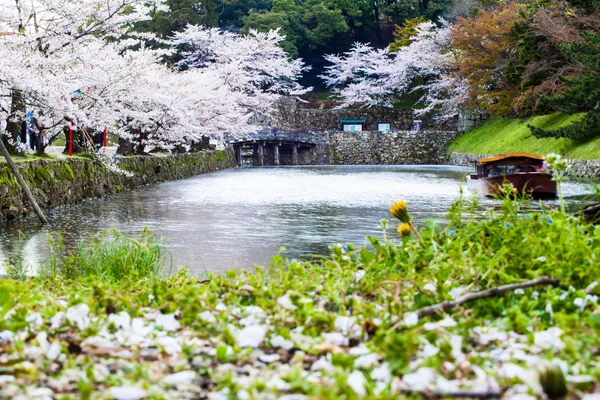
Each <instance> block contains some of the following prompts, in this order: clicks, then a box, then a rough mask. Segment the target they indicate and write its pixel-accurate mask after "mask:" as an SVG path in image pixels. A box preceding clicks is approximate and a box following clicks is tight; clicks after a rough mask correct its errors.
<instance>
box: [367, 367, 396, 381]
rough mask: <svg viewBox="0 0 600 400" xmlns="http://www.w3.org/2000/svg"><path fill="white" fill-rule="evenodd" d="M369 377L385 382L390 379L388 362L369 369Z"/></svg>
mask: <svg viewBox="0 0 600 400" xmlns="http://www.w3.org/2000/svg"><path fill="white" fill-rule="evenodd" d="M371 379H373V380H374V381H381V382H385V383H386V384H387V383H389V382H390V381H391V380H392V372H391V371H390V366H389V364H388V363H383V364H381V365H380V366H379V367H377V368H375V369H373V371H371Z"/></svg>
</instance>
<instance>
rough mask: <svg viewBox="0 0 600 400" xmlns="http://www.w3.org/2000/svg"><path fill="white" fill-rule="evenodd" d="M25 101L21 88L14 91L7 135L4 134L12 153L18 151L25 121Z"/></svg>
mask: <svg viewBox="0 0 600 400" xmlns="http://www.w3.org/2000/svg"><path fill="white" fill-rule="evenodd" d="M25 113H26V107H25V101H24V100H23V94H22V92H21V91H20V90H13V91H12V102H11V105H10V116H9V117H8V120H7V124H6V135H4V139H3V140H4V145H5V147H6V149H7V150H8V152H9V153H10V154H17V153H18V149H17V146H18V143H19V141H20V139H19V136H20V134H21V129H22V124H23V122H25Z"/></svg>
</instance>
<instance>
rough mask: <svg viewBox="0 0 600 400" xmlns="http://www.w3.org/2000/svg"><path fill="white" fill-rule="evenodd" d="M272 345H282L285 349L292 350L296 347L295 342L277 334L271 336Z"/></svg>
mask: <svg viewBox="0 0 600 400" xmlns="http://www.w3.org/2000/svg"><path fill="white" fill-rule="evenodd" d="M271 346H273V347H280V348H282V349H283V350H290V349H292V348H293V347H294V342H292V341H291V340H287V339H285V338H283V337H282V336H279V335H277V336H274V337H273V338H271Z"/></svg>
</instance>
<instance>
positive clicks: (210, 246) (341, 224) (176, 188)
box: [0, 166, 591, 274]
mask: <svg viewBox="0 0 600 400" xmlns="http://www.w3.org/2000/svg"><path fill="white" fill-rule="evenodd" d="M469 171H470V169H468V168H462V167H447V166H429V167H427V166H324V167H289V168H287V167H281V168H243V169H231V170H226V171H221V172H217V173H212V174H206V175H199V176H196V177H193V178H189V179H185V180H179V181H174V182H167V183H162V184H159V185H154V186H149V187H145V188H141V189H138V190H134V191H130V192H125V193H121V194H119V195H114V196H108V197H105V198H102V199H94V200H88V201H85V202H82V203H79V204H76V205H72V206H65V207H61V208H57V209H54V210H49V211H48V212H47V216H48V219H49V221H50V225H49V226H47V227H41V226H40V224H39V221H38V220H37V218H36V217H35V216H33V215H31V216H27V217H25V218H21V219H18V220H16V221H12V222H0V265H1V267H0V274H2V273H3V272H4V271H5V266H6V265H7V263H9V262H13V264H14V263H15V262H17V261H18V260H21V262H22V265H24V266H26V267H27V268H29V270H30V271H35V270H36V269H37V268H39V266H40V265H41V264H42V263H43V262H44V260H45V258H46V256H47V254H48V251H49V247H48V236H49V233H61V234H62V235H63V237H64V238H65V241H66V242H67V243H71V244H73V243H75V242H76V241H77V240H80V239H81V238H83V237H85V236H87V235H90V234H95V233H98V232H101V231H103V230H106V229H111V228H116V229H118V230H120V231H122V232H124V233H126V234H132V235H135V234H138V233H140V232H141V231H142V230H143V229H144V228H148V229H150V230H151V231H153V232H155V233H156V234H157V235H158V236H160V237H161V238H163V240H164V243H165V246H166V248H167V250H168V251H169V252H170V254H171V255H172V260H173V266H174V267H176V266H178V265H187V266H189V267H190V269H191V270H192V271H194V272H200V273H201V272H204V271H215V272H222V271H225V270H228V269H236V268H251V267H252V266H253V265H256V264H258V265H268V263H269V260H270V258H271V256H273V255H274V254H277V253H278V252H280V250H281V247H282V246H284V247H285V250H284V251H283V255H284V256H286V257H289V258H309V257H311V256H312V255H322V254H326V253H328V252H329V249H328V247H329V246H331V245H332V244H336V243H342V244H343V243H353V244H356V245H362V244H364V242H365V237H366V235H375V236H379V237H381V236H382V232H381V229H380V220H382V219H389V218H391V216H390V215H389V214H388V209H389V206H390V204H392V203H393V202H394V201H396V200H401V199H403V200H406V201H407V202H408V204H409V209H410V212H411V215H412V216H413V218H414V220H415V221H416V223H417V224H419V223H422V222H424V221H426V220H428V219H430V218H436V219H439V220H441V221H442V222H443V218H444V215H445V214H446V213H447V211H448V208H449V207H450V205H451V204H452V203H453V202H454V201H455V200H457V199H458V197H459V195H460V189H461V187H464V186H465V185H464V182H465V176H466V175H467V173H468V172H469ZM464 189H465V192H466V193H467V194H468V191H467V190H466V188H464ZM564 191H565V195H566V196H567V197H570V198H573V199H575V198H579V197H578V196H581V195H584V194H585V193H589V192H591V189H590V188H589V187H587V186H586V185H583V184H578V183H567V184H566V185H565V189H564ZM468 195H469V196H470V194H468ZM482 202H484V203H489V204H493V201H492V200H482ZM390 225H391V226H390V229H395V228H396V226H397V224H396V223H395V222H391V224H390Z"/></svg>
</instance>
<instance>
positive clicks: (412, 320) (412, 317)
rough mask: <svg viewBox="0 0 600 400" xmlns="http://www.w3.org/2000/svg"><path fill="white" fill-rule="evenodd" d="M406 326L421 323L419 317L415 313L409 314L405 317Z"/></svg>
mask: <svg viewBox="0 0 600 400" xmlns="http://www.w3.org/2000/svg"><path fill="white" fill-rule="evenodd" d="M403 322H404V325H406V326H415V325H416V324H418V323H419V315H418V314H417V313H415V312H411V313H408V314H406V315H405V316H404V320H403Z"/></svg>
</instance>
